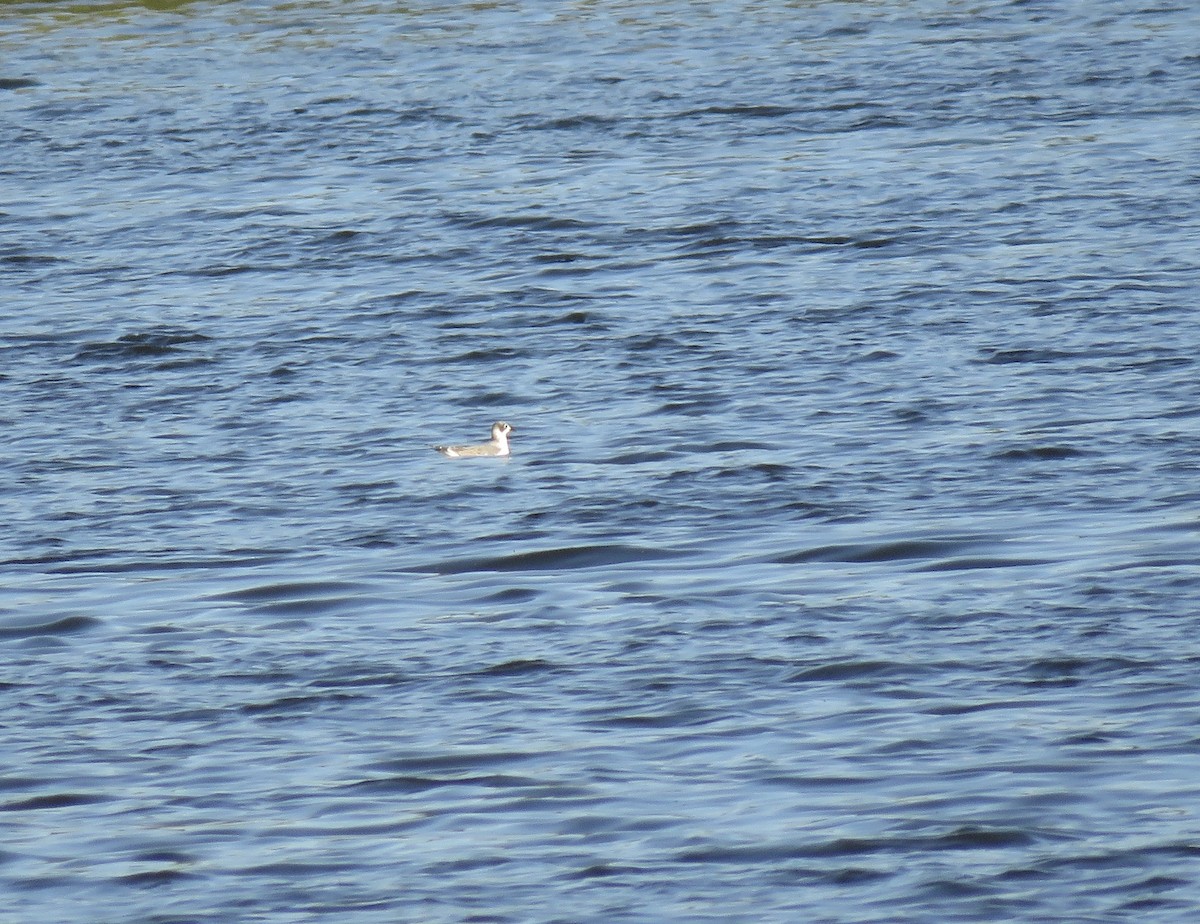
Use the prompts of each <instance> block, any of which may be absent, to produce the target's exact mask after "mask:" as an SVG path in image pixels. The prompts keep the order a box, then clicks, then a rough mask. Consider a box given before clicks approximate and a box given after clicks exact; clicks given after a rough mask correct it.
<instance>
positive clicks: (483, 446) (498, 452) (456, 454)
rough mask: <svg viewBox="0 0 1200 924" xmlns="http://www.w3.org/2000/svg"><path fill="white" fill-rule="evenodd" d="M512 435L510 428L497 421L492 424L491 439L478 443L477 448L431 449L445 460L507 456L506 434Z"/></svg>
mask: <svg viewBox="0 0 1200 924" xmlns="http://www.w3.org/2000/svg"><path fill="white" fill-rule="evenodd" d="M510 433H512V427H510V426H509V425H508V424H506V423H505V422H504V421H503V420H498V421H496V423H494V424H492V438H491V439H490V440H488V441H487V442H486V443H480V444H478V445H477V446H434V447H433V448H434V449H436V450H437V451H438V452H440V453H441V454H442V455H444V456H445V457H446V458H447V459H470V458H475V457H478V456H507V455H508V454H509V450H508V434H510Z"/></svg>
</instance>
